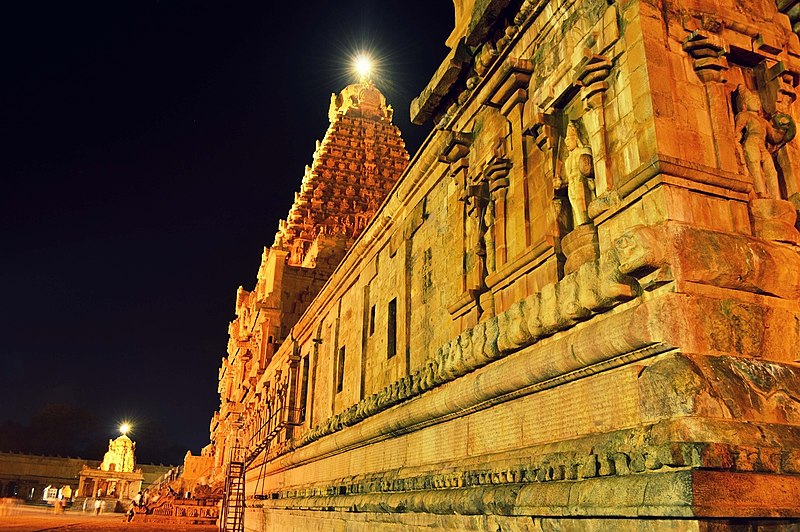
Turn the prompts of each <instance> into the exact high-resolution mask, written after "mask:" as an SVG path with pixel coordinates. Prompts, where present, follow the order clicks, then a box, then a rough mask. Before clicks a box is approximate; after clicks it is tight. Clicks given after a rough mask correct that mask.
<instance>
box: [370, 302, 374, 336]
mask: <svg viewBox="0 0 800 532" xmlns="http://www.w3.org/2000/svg"><path fill="white" fill-rule="evenodd" d="M374 332H375V305H372V308H370V309H369V335H370V336H372V334H373V333H374Z"/></svg>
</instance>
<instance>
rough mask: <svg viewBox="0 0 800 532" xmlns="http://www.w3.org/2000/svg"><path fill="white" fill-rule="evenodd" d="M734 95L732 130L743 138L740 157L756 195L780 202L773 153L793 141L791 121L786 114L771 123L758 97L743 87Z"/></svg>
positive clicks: (793, 125)
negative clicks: (733, 126) (735, 103)
mask: <svg viewBox="0 0 800 532" xmlns="http://www.w3.org/2000/svg"><path fill="white" fill-rule="evenodd" d="M737 96H738V103H739V112H738V113H737V114H736V121H735V127H736V132H737V133H740V134H741V135H742V138H741V146H740V155H741V156H742V158H743V159H744V163H745V166H747V170H748V172H750V175H751V177H752V178H753V188H754V189H755V192H756V196H757V197H759V198H772V199H780V197H781V194H780V186H779V183H778V171H777V169H776V168H775V161H774V160H773V159H772V154H773V153H775V152H776V151H778V150H779V149H780V148H781V147H783V145H784V144H786V143H787V142H789V141H790V140H792V138H794V135H795V124H794V120H792V118H791V117H790V116H789V115H787V114H784V113H776V114H775V115H774V116H773V117H772V122H771V123H770V121H769V120H767V119H766V118H765V117H764V116H763V111H762V107H761V99H760V98H759V97H758V94H756V93H754V92H752V91H750V90H748V89H747V88H746V87H744V86H743V85H739V88H738V89H737Z"/></svg>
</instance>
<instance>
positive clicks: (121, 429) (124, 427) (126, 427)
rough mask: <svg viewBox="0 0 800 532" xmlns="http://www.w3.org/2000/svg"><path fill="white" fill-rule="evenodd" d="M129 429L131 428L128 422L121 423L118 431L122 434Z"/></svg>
mask: <svg viewBox="0 0 800 532" xmlns="http://www.w3.org/2000/svg"><path fill="white" fill-rule="evenodd" d="M130 430H131V425H130V423H123V424H122V425H120V426H119V431H120V433H121V434H122V435H123V436H124V435H126V434H127V433H128V432H130Z"/></svg>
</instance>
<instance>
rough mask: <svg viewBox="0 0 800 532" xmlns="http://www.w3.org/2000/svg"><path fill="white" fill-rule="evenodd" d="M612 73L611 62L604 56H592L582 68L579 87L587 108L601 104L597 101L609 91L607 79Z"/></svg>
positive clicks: (579, 72)
mask: <svg viewBox="0 0 800 532" xmlns="http://www.w3.org/2000/svg"><path fill="white" fill-rule="evenodd" d="M609 72H611V61H610V60H609V59H608V58H607V57H605V56H603V55H597V54H592V55H591V56H589V57H588V60H587V61H586V62H585V63H584V64H583V65H582V66H581V67H580V69H579V70H578V74H577V80H578V85H579V86H580V87H581V99H582V100H583V101H584V102H586V104H587V107H589V108H594V107H598V106H599V104H600V102H598V101H596V100H597V97H599V96H601V95H602V94H603V93H605V91H606V90H608V83H607V82H606V78H608V74H609Z"/></svg>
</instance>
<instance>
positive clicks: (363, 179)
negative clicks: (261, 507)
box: [211, 78, 409, 475]
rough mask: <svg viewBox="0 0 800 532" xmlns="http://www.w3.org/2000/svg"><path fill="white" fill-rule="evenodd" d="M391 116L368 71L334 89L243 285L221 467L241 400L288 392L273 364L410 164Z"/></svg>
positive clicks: (224, 391) (286, 415) (279, 416)
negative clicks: (267, 373)
mask: <svg viewBox="0 0 800 532" xmlns="http://www.w3.org/2000/svg"><path fill="white" fill-rule="evenodd" d="M392 115H393V110H392V107H391V106H390V105H388V104H387V103H386V98H385V97H384V96H383V94H381V92H380V91H379V90H378V89H377V87H375V85H374V84H373V83H372V82H371V81H370V80H369V79H367V78H362V79H361V80H360V81H359V82H357V83H353V84H351V85H348V86H347V87H345V88H344V90H342V91H341V92H340V93H338V94H332V95H331V102H330V108H329V111H328V116H329V119H330V125H329V126H328V130H327V131H326V132H325V136H324V137H323V139H322V140H321V141H317V144H316V149H315V151H314V154H313V159H312V162H311V165H309V166H306V168H305V172H304V174H303V177H302V181H301V184H300V190H299V191H298V192H296V193H295V196H294V202H293V203H292V206H291V208H290V209H289V213H288V216H287V217H286V218H285V219H283V220H280V222H279V224H278V231H277V232H276V234H275V240H274V243H273V244H272V246H271V247H269V248H265V249H264V253H263V256H262V258H261V265H260V267H259V271H258V279H257V282H256V286H255V289H254V290H252V291H247V290H244V289H243V288H241V287H240V288H239V290H238V291H237V295H236V319H235V320H234V321H233V322H231V324H230V326H229V334H230V338H229V343H228V356H227V357H226V358H224V359H223V361H222V367H221V368H220V385H219V393H220V401H221V406H220V410H219V412H217V413H216V414H215V415H214V418H213V419H212V422H211V440H212V443H213V444H214V445H215V466H216V473H217V474H218V475H219V474H221V473H222V472H223V465H224V463H225V462H226V460H227V457H226V453H227V451H226V450H227V449H231V448H233V447H238V445H237V442H236V438H237V434H239V431H240V430H241V429H242V428H243V427H241V426H240V425H238V419H239V416H238V413H239V412H241V411H242V406H243V404H242V403H243V402H244V403H246V404H248V405H250V406H252V407H254V408H255V407H257V408H263V405H264V404H265V402H266V401H267V400H268V398H269V400H270V401H273V402H274V401H276V400H278V399H276V398H279V397H284V396H285V395H286V391H287V388H288V386H289V380H288V379H289V378H290V374H289V373H290V372H284V373H283V375H282V377H281V375H278V377H279V378H281V379H282V380H281V384H280V385H276V384H275V383H272V384H270V383H269V381H265V380H264V377H263V376H264V370H265V368H266V367H267V366H268V365H269V364H270V362H271V360H272V358H273V356H274V353H275V352H276V350H277V349H278V348H279V347H280V345H281V344H282V343H283V342H284V341H285V340H286V339H287V338H289V337H290V336H291V329H292V327H293V326H294V325H295V323H297V320H298V319H299V318H300V316H301V315H302V314H303V313H304V312H305V310H306V308H307V307H308V304H309V303H310V302H311V301H312V300H313V298H314V297H315V296H316V294H317V293H318V292H319V290H320V289H321V288H322V286H323V285H324V284H325V282H326V281H327V280H328V278H329V277H330V276H331V274H332V273H333V272H334V271H335V270H336V268H337V266H338V265H339V263H340V262H341V260H342V257H344V255H345V253H346V252H347V250H348V249H350V247H351V246H352V245H353V243H354V242H355V240H356V239H357V238H358V236H359V235H360V234H361V232H362V231H363V230H364V229H365V228H366V227H367V225H368V224H369V223H370V221H371V220H372V218H373V216H374V215H375V212H376V211H377V210H378V207H379V206H380V205H381V203H383V201H384V199H385V198H386V196H387V194H388V193H389V191H390V190H391V189H392V187H393V186H394V184H395V183H396V182H397V180H398V179H399V177H400V175H401V173H402V172H403V170H405V168H406V166H407V165H408V160H409V156H408V152H407V151H406V149H405V143H404V142H403V139H402V137H401V136H400V130H399V129H398V128H397V126H395V125H394V124H392ZM293 367H295V366H293ZM295 369H296V367H295ZM293 371H294V370H293ZM291 379H293V380H292V382H294V379H296V375H294V373H292V374H291ZM281 401H283V399H281ZM289 408H291V409H292V410H291V411H289V410H288V409H289ZM299 415H300V412H299V405H294V404H293V405H292V406H291V407H290V405H289V403H288V402H285V401H283V402H282V403H281V406H280V407H279V408H278V409H277V410H274V411H270V412H268V413H267V412H265V413H264V414H263V415H260V416H257V418H251V419H250V421H249V424H248V427H246V430H245V433H247V432H248V431H249V432H250V433H252V432H253V431H258V430H259V429H260V428H261V427H263V425H264V424H265V423H272V424H273V425H275V426H284V425H286V424H290V423H291V422H292V419H294V417H293V416H299ZM270 419H271V421H270ZM273 428H274V427H273ZM251 436H252V435H251ZM281 437H283V436H281ZM241 443H242V442H239V444H240V445H241Z"/></svg>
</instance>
